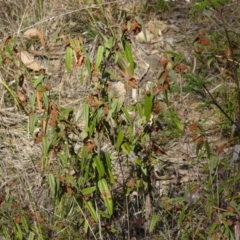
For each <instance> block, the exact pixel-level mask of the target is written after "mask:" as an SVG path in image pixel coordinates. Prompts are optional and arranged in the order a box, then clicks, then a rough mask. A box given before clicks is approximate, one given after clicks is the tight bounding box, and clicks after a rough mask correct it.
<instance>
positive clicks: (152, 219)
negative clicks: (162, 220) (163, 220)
mask: <svg viewBox="0 0 240 240" xmlns="http://www.w3.org/2000/svg"><path fill="white" fill-rule="evenodd" d="M158 218H159V217H158V216H157V215H153V216H152V218H151V221H150V225H149V229H148V231H149V232H150V233H151V232H152V231H153V229H154V227H155V226H156V224H157V221H158Z"/></svg>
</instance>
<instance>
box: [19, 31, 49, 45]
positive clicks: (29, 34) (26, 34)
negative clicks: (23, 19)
mask: <svg viewBox="0 0 240 240" xmlns="http://www.w3.org/2000/svg"><path fill="white" fill-rule="evenodd" d="M23 36H24V37H26V38H39V40H40V42H41V44H42V46H43V47H45V45H46V43H45V40H44V37H43V34H42V33H41V32H40V31H39V30H38V29H36V28H30V29H28V30H27V31H25V32H24V33H23Z"/></svg>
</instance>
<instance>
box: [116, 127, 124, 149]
mask: <svg viewBox="0 0 240 240" xmlns="http://www.w3.org/2000/svg"><path fill="white" fill-rule="evenodd" d="M123 139H124V132H123V131H122V130H121V129H120V128H119V129H118V136H117V143H116V148H117V151H119V148H120V146H121V144H122V142H123Z"/></svg>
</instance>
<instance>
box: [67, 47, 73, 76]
mask: <svg viewBox="0 0 240 240" xmlns="http://www.w3.org/2000/svg"><path fill="white" fill-rule="evenodd" d="M72 56H73V50H72V48H71V47H67V49H66V61H65V65H66V70H67V72H68V73H69V72H71V69H72Z"/></svg>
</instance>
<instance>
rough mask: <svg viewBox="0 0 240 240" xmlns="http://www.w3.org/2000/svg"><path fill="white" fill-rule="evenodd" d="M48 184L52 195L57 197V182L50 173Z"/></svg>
mask: <svg viewBox="0 0 240 240" xmlns="http://www.w3.org/2000/svg"><path fill="white" fill-rule="evenodd" d="M48 184H49V187H50V191H51V192H52V195H53V196H55V195H56V181H55V177H54V175H53V174H52V173H50V174H49V175H48Z"/></svg>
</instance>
